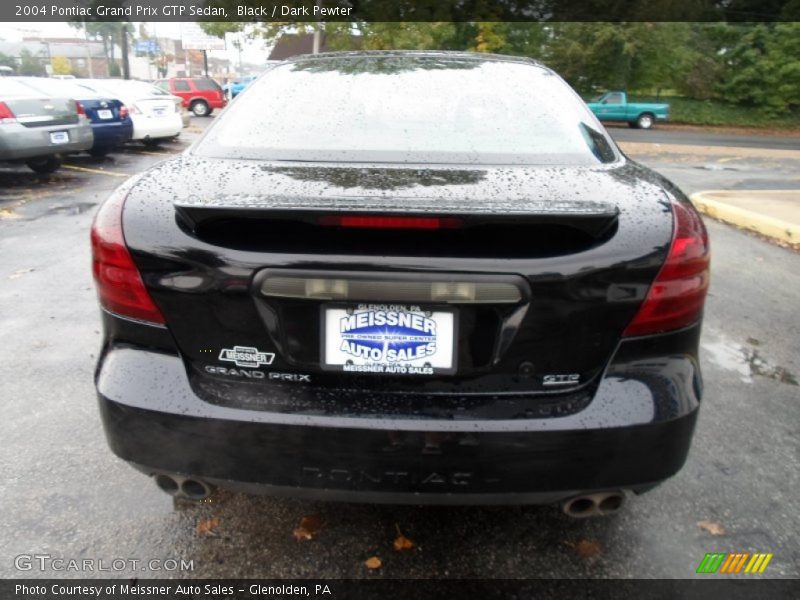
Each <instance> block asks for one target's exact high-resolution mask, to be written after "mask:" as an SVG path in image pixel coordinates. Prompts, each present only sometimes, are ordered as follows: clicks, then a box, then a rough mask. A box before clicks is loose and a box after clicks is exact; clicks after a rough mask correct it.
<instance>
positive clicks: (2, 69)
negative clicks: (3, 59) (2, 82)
mask: <svg viewBox="0 0 800 600" xmlns="http://www.w3.org/2000/svg"><path fill="white" fill-rule="evenodd" d="M13 75H14V69H12V68H11V67H7V66H5V65H0V77H12V76H13Z"/></svg>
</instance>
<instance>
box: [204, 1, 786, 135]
mask: <svg viewBox="0 0 800 600" xmlns="http://www.w3.org/2000/svg"><path fill="white" fill-rule="evenodd" d="M220 1H221V0H220ZM796 1H797V2H800V0H796ZM387 6H389V4H387ZM426 6H428V9H430V10H431V11H434V12H431V14H432V15H434V17H435V16H436V15H438V13H436V12H435V10H434V9H435V8H436V6H437V5H435V4H433V3H428V5H426ZM626 6H628V8H629V10H630V11H631V13H630V14H631V18H634V17H635V16H636V14H637V12H636V11H637V10H638V9H639V8H641V7H643V6H647V10H651V8H652V7H651V6H650V2H648V1H647V0H636V1H635V2H630V3H629V4H627V5H626ZM670 6H671V7H672V8H671V9H675V10H678V9H680V11H683V12H682V13H681V14H684V13H686V14H691V11H693V10H694V11H699V12H698V14H701V13H703V11H704V10H708V6H709V3H705V5H704V4H703V3H698V2H696V0H671V4H670ZM487 7H490V5H489V4H486V5H485V6H484V8H486V10H489V8H487ZM642 10H645V9H644V8H642ZM665 10H666V9H665ZM686 11H689V12H686ZM490 12H491V11H489V12H487V13H486V14H487V15H489V14H490ZM648 14H649V13H648ZM599 16H602V15H599ZM200 25H201V27H202V28H203V29H204V30H205V31H206V32H207V33H210V34H212V35H217V36H220V37H224V35H225V33H227V32H244V33H245V34H246V35H248V36H251V37H260V38H264V39H266V40H268V41H271V42H274V41H277V39H278V38H279V37H280V36H281V35H282V34H283V33H308V32H310V31H312V30H313V27H314V24H312V23H297V22H275V23H252V24H251V23H214V22H207V23H201V24H200ZM322 26H323V27H324V28H325V36H326V43H327V45H328V47H329V48H331V49H333V50H354V49H363V50H386V49H417V50H433V49H437V50H469V51H474V52H496V53H500V54H511V55H518V56H528V57H532V58H535V59H537V60H541V61H542V62H544V63H545V64H547V65H548V66H550V67H552V68H553V69H554V70H555V71H556V72H558V73H559V74H560V75H561V76H562V77H564V78H565V79H566V80H567V81H568V82H569V83H570V84H571V85H572V86H573V87H575V88H576V89H577V90H578V91H579V92H581V93H584V94H589V93H594V92H599V91H604V90H608V89H623V90H629V91H633V92H648V93H653V94H654V95H658V94H660V93H661V92H662V91H663V90H675V91H677V92H678V93H679V94H681V96H682V97H685V98H691V99H695V100H716V101H721V102H723V104H714V106H715V107H716V106H728V105H738V106H743V107H753V108H758V109H759V110H760V111H761V113H760V114H762V113H763V114H768V115H772V116H776V115H780V114H785V115H789V116H787V118H791V117H790V115H791V114H793V113H792V111H794V110H795V109H797V108H798V107H800V23H798V22H786V23H778V24H774V23H762V24H748V23H736V24H731V23H690V22H669V19H667V20H665V22H659V23H651V22H624V23H609V22H569V21H564V22H558V21H553V22H534V23H515V22H471V23H454V22H399V21H394V22H377V21H374V22H357V23H325V24H324V25H322ZM723 113H724V114H731V115H732V113H729V112H725V111H723ZM673 117H675V114H674V113H673ZM707 118H708V119H712V120H713V116H712V115H711V114H710V113H709V114H708V115H707ZM731 118H735V119H736V120H737V122H738V121H741V118H740V115H739V116H736V115H732V117H731Z"/></svg>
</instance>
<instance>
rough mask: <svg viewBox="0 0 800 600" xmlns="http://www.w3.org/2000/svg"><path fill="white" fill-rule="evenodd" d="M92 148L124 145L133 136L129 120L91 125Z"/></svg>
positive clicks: (131, 124)
mask: <svg viewBox="0 0 800 600" xmlns="http://www.w3.org/2000/svg"><path fill="white" fill-rule="evenodd" d="M92 131H93V132H94V147H96V148H97V147H110V146H118V145H120V144H124V143H125V142H127V141H128V140H129V139H131V137H132V136H133V123H132V122H131V120H130V119H127V120H125V121H123V122H116V123H93V124H92Z"/></svg>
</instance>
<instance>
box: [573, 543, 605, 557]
mask: <svg viewBox="0 0 800 600" xmlns="http://www.w3.org/2000/svg"><path fill="white" fill-rule="evenodd" d="M574 548H575V552H576V553H577V555H578V556H580V557H581V558H591V557H593V556H597V555H598V554H600V544H598V543H597V542H592V541H590V540H580V541H579V542H578V543H577V544H575V546H574Z"/></svg>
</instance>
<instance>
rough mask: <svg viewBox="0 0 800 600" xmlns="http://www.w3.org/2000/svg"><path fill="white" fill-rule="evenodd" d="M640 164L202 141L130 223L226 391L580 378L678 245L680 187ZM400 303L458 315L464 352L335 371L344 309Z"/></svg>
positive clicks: (201, 378) (181, 332)
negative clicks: (299, 160) (394, 156)
mask: <svg viewBox="0 0 800 600" xmlns="http://www.w3.org/2000/svg"><path fill="white" fill-rule="evenodd" d="M636 169H637V167H636V166H634V165H623V166H617V167H616V168H605V167H604V168H557V167H441V168H430V167H427V168H415V167H413V166H387V165H363V166H362V165H357V166H356V165H354V166H337V167H334V166H329V165H318V164H307V165H286V164H273V163H261V162H257V161H227V160H208V159H195V158H193V157H186V158H183V159H179V160H178V161H170V162H168V163H165V164H164V165H162V166H161V167H160V168H158V169H157V170H156V171H155V172H151V173H149V174H147V175H146V176H145V177H143V178H142V179H141V180H140V181H139V182H138V184H137V185H136V186H135V188H134V189H133V191H132V192H131V195H130V197H129V199H128V201H127V204H126V213H125V231H126V239H127V242H128V245H129V246H130V248H131V252H132V254H133V256H134V259H135V261H136V262H137V265H138V266H139V269H140V270H141V272H142V277H143V280H144V282H145V285H146V286H147V287H148V289H149V290H150V292H151V294H152V296H153V299H154V300H155V302H156V303H157V304H158V306H159V307H160V309H161V311H162V312H163V314H164V316H165V319H166V321H167V325H168V327H169V328H170V331H171V332H172V333H173V335H174V336H175V339H176V342H177V344H178V346H179V347H180V349H181V352H182V354H183V356H184V358H185V360H186V364H187V368H188V370H189V373H190V375H191V377H192V380H193V381H194V382H195V383H196V384H197V385H198V386H199V387H201V388H202V389H203V390H204V391H203V393H204V394H205V395H207V396H208V397H209V399H210V400H211V401H220V398H222V399H223V400H224V398H228V399H229V400H230V399H233V398H235V397H237V394H239V395H241V394H244V395H245V396H247V395H248V394H251V393H252V394H255V395H256V396H258V395H259V394H261V395H263V392H262V391H261V390H262V389H263V386H267V387H269V386H277V387H276V388H275V389H278V388H285V387H287V386H288V387H289V388H291V389H292V390H293V391H292V392H288V393H289V394H290V395H292V394H297V393H300V392H299V389H300V388H302V389H304V390H305V392H304V393H306V394H308V393H312V392H310V391H309V390H327V391H332V390H339V391H340V392H342V393H345V392H346V391H347V390H351V391H352V390H365V389H366V390H372V391H374V392H375V393H381V394H387V393H388V394H396V393H399V394H420V395H445V396H447V395H460V396H469V395H476V394H477V395H481V394H484V395H485V394H495V395H503V394H521V393H522V394H544V395H548V394H554V393H566V392H575V391H576V390H581V389H591V387H592V386H593V385H595V384H596V382H597V381H598V379H599V375H600V374H601V373H602V371H603V369H604V368H605V365H606V364H607V362H608V360H609V359H610V357H611V356H612V354H613V352H614V349H615V348H616V346H617V344H618V342H619V339H620V336H621V334H622V332H623V330H624V329H625V326H626V325H627V323H628V322H629V321H630V320H631V318H632V317H633V315H634V314H635V312H636V310H637V308H638V306H639V305H640V304H641V301H642V299H643V298H644V296H645V295H646V293H647V290H648V288H649V285H650V283H651V282H652V280H653V279H654V278H655V276H656V274H657V272H658V269H659V268H660V266H661V264H662V263H663V260H664V257H665V255H666V252H667V249H668V247H669V243H670V239H671V221H670V219H665V218H664V214H663V213H664V212H668V211H669V210H670V208H669V201H668V199H667V197H666V195H665V194H664V192H663V191H662V190H661V189H660V188H659V187H658V186H657V185H653V184H651V183H648V182H646V181H644V180H642V179H641V178H640V177H638V174H637V171H636ZM156 175H157V178H156ZM156 181H157V182H158V183H156ZM153 215H157V218H155V219H154V218H153ZM342 219H350V221H349V222H348V221H343V220H342ZM376 219H377V220H376ZM382 219H383V221H381V220H382ZM386 219H389V220H388V221H387V220H386ZM392 219H394V220H392ZM397 219H400V221H397ZM403 219H410V220H409V221H403ZM448 220H449V221H448ZM348 223H349V225H354V224H355V226H348ZM375 223H379V224H381V223H382V224H383V225H386V224H387V223H388V224H389V225H390V226H388V227H386V226H384V227H380V226H378V227H375V226H372V225H374V224H375ZM398 223H399V224H400V225H401V226H396V225H398ZM431 223H438V224H439V226H438V227H435V228H431V227H430V226H429V225H430V224H431ZM415 224H416V225H419V224H424V225H423V226H422V227H414V226H413V225H415ZM365 280H366V281H367V283H368V284H367V285H363V282H364V281H365ZM342 282H343V283H342ZM387 282H391V283H390V284H388V285H387ZM403 282H406V283H410V282H413V283H414V285H416V287H414V286H411V287H409V286H404V285H403ZM489 284H491V285H489ZM359 286H360V287H359ZM481 286H484V287H481ZM493 286H494V287H493ZM412 288H413V289H412ZM344 289H347V293H345V294H343V293H342V291H343V290H344ZM292 290H293V291H292ZM309 290H310V291H311V292H312V293H308V292H309ZM315 290H316V292H315ZM352 290H360V291H358V292H353V293H351V292H352ZM376 290H377V291H376ZM435 290H439V292H440V295H438V296H437V295H436V293H435ZM498 290H500V291H498ZM511 290H516V291H517V293H516V294H513V293H511ZM493 293H494V294H496V295H495V296H494V297H492V295H491V294H493ZM442 294H443V295H442ZM448 294H449V295H448ZM481 294H484V296H483V298H484V299H485V300H486V301H476V298H477V297H478V296H481ZM359 305H365V306H366V308H360V307H359ZM398 305H399V306H401V307H405V309H407V310H411V309H410V308H409V307H412V308H413V307H418V309H419V310H418V312H419V314H421V315H422V316H423V317H426V316H427V317H430V316H431V315H435V314H436V313H443V314H452V315H453V317H452V321H453V323H454V325H453V326H452V328H450V329H449V331H450V335H452V337H453V348H454V350H453V361H452V363H451V366H450V368H447V367H443V368H442V369H439V370H437V369H435V368H434V370H433V373H429V372H427V373H419V374H397V373H395V372H385V371H384V372H382V373H378V374H376V373H370V372H363V371H358V372H356V371H350V372H347V371H345V370H344V369H343V368H338V367H337V368H332V365H331V364H330V362H329V361H327V360H326V356H327V355H326V352H327V350H326V349H325V345H324V342H325V339H324V338H325V335H326V334H325V332H326V326H327V325H326V324H327V319H330V318H336V319H340V320H341V319H346V318H348V316H352V312H353V311H355V312H356V313H358V312H363V311H366V310H368V309H369V307H370V306H372V308H374V309H375V310H385V309H387V307H389V308H391V307H392V306H395V307H396V306H398ZM337 310H339V311H344V312H335V311H337ZM348 310H350V311H351V312H350V313H348V312H347V311H348ZM329 311H333V312H329ZM411 311H412V312H413V310H411ZM373 312H374V311H373ZM331 315H332V316H331ZM442 318H443V319H445V317H442ZM441 322H444V321H441ZM373 324H374V322H373ZM578 349H579V350H580V351H578ZM356 363H358V361H354V364H356ZM340 366H341V365H340ZM215 390H216V391H215ZM233 390H238V391H237V392H235V393H234V391H233ZM248 390H250V391H248ZM215 394H218V396H217V397H216V400H215V399H214V398H212V396H214V395H215ZM254 397H255V396H254ZM231 401H233V400H231Z"/></svg>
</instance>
